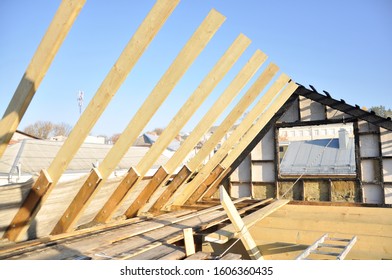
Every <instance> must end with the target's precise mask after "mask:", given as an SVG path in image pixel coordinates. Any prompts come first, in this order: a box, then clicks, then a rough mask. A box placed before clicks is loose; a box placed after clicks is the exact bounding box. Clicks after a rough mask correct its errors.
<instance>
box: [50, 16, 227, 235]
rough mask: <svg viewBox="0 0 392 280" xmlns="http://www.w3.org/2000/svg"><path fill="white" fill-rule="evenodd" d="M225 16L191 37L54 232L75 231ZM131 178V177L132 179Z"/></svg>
mask: <svg viewBox="0 0 392 280" xmlns="http://www.w3.org/2000/svg"><path fill="white" fill-rule="evenodd" d="M224 20H225V19H224V17H223V16H222V15H221V14H219V13H218V12H216V11H215V10H212V11H211V12H210V13H209V14H208V16H207V17H206V18H205V19H204V21H203V22H202V24H201V25H200V26H199V28H197V30H196V31H195V32H194V33H193V35H192V36H191V38H190V39H189V40H188V42H187V43H186V44H185V46H184V47H183V48H182V50H181V51H180V53H179V54H178V55H177V57H176V58H175V60H174V61H173V62H172V64H171V65H170V67H169V68H168V70H167V71H166V72H165V74H164V75H163V76H162V78H161V79H160V81H159V82H158V83H157V84H156V86H155V87H154V89H153V90H152V92H151V93H150V95H149V96H148V97H147V99H146V100H145V101H144V103H143V105H142V106H141V107H140V108H139V110H138V111H137V112H136V114H135V115H134V117H133V118H132V120H131V121H130V122H129V124H128V125H127V127H126V128H125V129H124V131H123V133H122V134H121V136H120V138H119V139H118V140H117V142H116V144H115V145H114V146H113V147H112V149H111V150H110V151H109V153H108V154H107V155H106V157H105V159H104V160H103V161H102V163H101V164H100V165H99V167H98V169H96V170H93V171H92V172H91V173H90V175H89V177H88V178H87V180H86V181H85V182H84V184H83V186H82V187H81V189H80V190H79V192H78V193H77V195H76V196H75V198H74V199H73V201H72V202H71V204H70V205H69V207H68V208H67V209H66V211H65V212H64V214H63V216H62V217H61V218H60V220H59V221H58V223H57V224H56V226H55V227H54V229H53V230H52V234H59V233H62V232H67V231H70V230H73V226H74V225H75V223H76V222H77V220H78V218H79V217H80V215H81V214H82V213H83V211H84V209H86V207H87V206H88V205H89V203H90V202H91V201H92V199H93V198H94V196H95V195H96V194H97V193H98V191H99V190H100V189H101V187H102V186H103V185H104V183H105V181H106V180H107V178H108V177H109V176H110V174H111V173H112V172H113V171H114V169H115V168H116V166H117V165H118V163H119V162H120V161H121V159H122V158H123V156H124V155H125V154H126V152H127V151H128V150H129V148H130V146H131V145H132V144H133V143H134V142H135V140H136V138H137V137H138V136H139V134H140V133H141V131H142V130H143V128H144V127H145V126H146V124H147V123H148V122H149V120H150V119H151V118H152V116H153V115H154V114H155V112H156V111H157V110H158V108H159V107H160V106H161V104H162V103H163V102H164V101H165V99H166V98H167V97H168V95H169V94H170V92H171V91H172V90H173V89H174V87H175V86H176V84H177V83H178V81H179V80H180V79H181V77H182V76H183V75H184V74H185V73H186V71H187V70H188V69H189V67H190V66H191V65H192V63H193V62H194V61H195V59H196V58H197V57H198V55H199V54H200V53H201V52H202V50H203V49H204V48H205V46H206V45H207V44H208V42H209V41H210V40H211V38H212V37H213V35H214V34H215V33H216V31H217V30H218V29H219V27H220V26H221V25H222V23H223V22H224ZM132 175H133V172H128V174H127V177H126V180H128V181H129V182H128V183H127V182H126V181H125V182H126V183H127V184H130V183H131V180H132V181H133V180H134V179H135V178H134V179H133V178H132ZM96 177H100V178H101V181H95V183H92V181H93V182H94V180H95V179H94V178H96ZM130 177H131V178H130Z"/></svg>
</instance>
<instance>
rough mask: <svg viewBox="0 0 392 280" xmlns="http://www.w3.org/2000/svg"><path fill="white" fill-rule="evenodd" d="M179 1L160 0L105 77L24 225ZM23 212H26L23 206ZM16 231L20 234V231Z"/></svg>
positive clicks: (51, 169) (44, 199) (50, 167)
mask: <svg viewBox="0 0 392 280" xmlns="http://www.w3.org/2000/svg"><path fill="white" fill-rule="evenodd" d="M178 2H179V0H174V1H171V0H163V1H158V2H157V3H156V4H155V5H154V6H153V8H152V9H151V10H150V12H149V14H148V15H147V16H146V18H145V19H144V21H143V22H142V24H141V25H140V26H139V28H138V29H137V30H136V32H135V34H134V35H133V36H132V38H131V40H130V41H129V42H128V44H127V45H126V47H125V48H124V50H123V52H122V53H121V55H120V56H119V58H118V60H117V61H116V62H115V64H114V65H113V67H112V68H111V69H110V71H109V73H108V74H107V76H106V77H105V79H104V80H103V82H102V84H101V85H100V87H99V88H98V90H97V92H96V94H95V95H94V97H93V98H92V100H91V101H90V103H89V104H88V106H87V107H86V109H85V110H84V111H83V113H82V115H81V117H80V118H79V120H78V122H77V123H76V125H75V126H74V128H73V129H72V131H71V133H70V135H69V136H68V138H67V139H66V140H65V142H64V144H63V145H62V146H61V148H60V150H59V151H58V153H57V155H56V157H55V158H54V160H53V161H52V163H51V164H50V166H49V167H48V169H47V172H48V174H49V175H50V177H51V179H52V184H51V185H50V186H49V187H48V188H47V189H46V192H45V193H43V194H42V196H41V197H40V199H39V200H37V203H38V204H37V206H35V207H33V208H34V209H37V210H36V211H35V212H32V213H30V215H29V220H26V221H24V222H23V224H24V225H25V226H24V227H28V226H29V224H30V222H31V219H32V218H34V216H35V215H36V214H37V213H38V210H39V209H40V207H41V206H40V205H42V204H43V203H44V202H45V201H46V199H47V197H48V196H49V194H50V193H51V191H52V190H53V188H54V187H55V186H56V184H57V182H58V181H59V179H60V177H61V175H62V174H63V173H64V171H65V170H66V168H67V167H68V164H69V163H70V161H71V160H72V158H73V157H74V155H75V153H76V152H77V151H78V149H79V148H80V146H81V145H82V143H83V142H84V140H85V138H86V137H87V136H88V134H89V132H90V131H91V129H92V128H93V126H94V125H95V123H96V122H97V120H98V119H99V117H100V116H101V114H102V113H103V112H104V110H105V108H106V107H107V105H108V104H109V102H110V100H111V99H112V97H113V96H114V95H115V94H116V92H117V90H118V89H119V87H120V86H121V84H122V83H123V82H124V80H125V78H126V77H127V75H128V73H129V72H130V71H131V69H132V68H133V67H134V65H135V64H136V62H137V61H138V59H139V58H140V57H141V55H142V54H143V52H144V51H145V49H146V48H147V46H148V45H149V44H150V42H151V41H152V39H153V38H154V37H155V35H156V34H157V33H158V31H159V30H160V28H161V27H162V26H163V24H164V22H165V21H166V19H167V18H168V17H169V15H170V14H171V13H172V11H173V10H174V8H175V7H176V5H177V4H178ZM33 196H34V194H33V193H32V194H31V195H30V194H29V195H28V197H27V198H26V203H30V202H29V201H32V200H33ZM21 211H24V210H23V206H22V208H21ZM20 215H22V214H21V212H18V213H17V214H16V216H15V217H16V219H20V218H19V216H20ZM19 230H20V232H21V231H22V230H27V229H22V228H21V227H20V228H19ZM14 233H16V231H15V232H14ZM17 236H19V234H14V237H13V238H17Z"/></svg>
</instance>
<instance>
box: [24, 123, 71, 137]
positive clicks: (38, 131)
mask: <svg viewBox="0 0 392 280" xmlns="http://www.w3.org/2000/svg"><path fill="white" fill-rule="evenodd" d="M23 131H24V132H25V133H27V134H31V135H34V136H35V137H38V138H41V139H48V138H49V137H53V136H60V135H62V136H68V135H69V133H70V132H71V126H70V125H69V124H66V123H59V124H54V123H52V122H50V121H37V122H35V123H33V124H30V125H28V126H26V127H25V129H24V130H23Z"/></svg>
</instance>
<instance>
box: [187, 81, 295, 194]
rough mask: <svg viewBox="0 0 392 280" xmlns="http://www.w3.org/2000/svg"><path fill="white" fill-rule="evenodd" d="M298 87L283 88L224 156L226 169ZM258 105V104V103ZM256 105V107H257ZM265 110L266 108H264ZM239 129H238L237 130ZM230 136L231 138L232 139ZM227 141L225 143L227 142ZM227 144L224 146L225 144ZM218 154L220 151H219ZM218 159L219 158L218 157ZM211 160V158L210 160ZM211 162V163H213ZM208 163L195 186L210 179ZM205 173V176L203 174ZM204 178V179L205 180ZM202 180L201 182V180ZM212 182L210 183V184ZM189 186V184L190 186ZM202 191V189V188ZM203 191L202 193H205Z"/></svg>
mask: <svg viewBox="0 0 392 280" xmlns="http://www.w3.org/2000/svg"><path fill="white" fill-rule="evenodd" d="M297 87H298V85H296V84H295V83H294V82H290V83H289V84H288V85H287V86H286V87H285V88H284V89H283V90H282V92H281V93H280V94H279V96H278V97H277V98H276V99H275V100H274V102H273V103H272V104H271V105H270V106H269V107H268V108H267V109H266V110H265V112H264V113H263V114H262V115H261V116H260V117H259V118H258V119H257V121H256V123H255V124H254V125H252V127H250V129H249V130H248V131H247V132H246V134H245V135H244V136H243V137H242V139H241V141H240V142H239V143H237V145H236V146H235V147H234V148H233V149H232V150H231V151H230V153H229V154H228V155H227V156H226V157H225V158H224V160H223V161H222V162H221V163H220V165H221V166H222V167H223V168H224V169H228V168H229V167H230V166H231V164H232V163H233V162H234V161H235V160H236V159H237V158H238V157H239V156H240V155H241V153H242V151H243V150H244V149H245V148H246V147H247V146H248V145H249V143H251V141H252V140H253V139H254V137H256V135H257V134H258V133H259V132H260V131H261V130H262V129H263V128H264V126H265V125H266V124H267V123H268V122H269V121H270V119H271V118H272V116H273V115H274V114H275V113H276V112H277V111H278V110H279V108H280V107H281V106H283V104H284V103H285V102H286V101H287V100H288V99H289V97H290V96H291V95H292V93H293V92H294V91H295V90H296V88H297ZM256 106H257V105H256ZM256 106H255V107H256ZM263 111H264V110H263ZM263 111H259V112H263ZM252 112H253V110H252V111H251V112H250V113H249V114H248V115H249V116H251V113H252ZM245 121H246V118H245V119H244V120H243V122H245ZM236 131H237V130H236ZM236 131H234V132H233V134H232V135H231V136H230V138H231V137H232V136H234V135H235V134H236ZM230 138H229V139H230ZM229 139H228V140H226V142H227V143H228V145H230V147H231V146H233V143H230V142H229ZM226 142H225V144H226ZM225 144H224V145H223V146H225ZM223 146H222V147H221V149H222V148H223ZM217 154H218V153H217ZM221 159H223V157H221ZM217 160H218V159H217ZM210 161H211V160H210ZM211 162H212V164H214V162H213V161H211ZM212 164H211V165H212ZM207 165H209V162H208V163H207V164H206V166H205V167H206V170H207V171H206V173H203V170H202V171H201V172H200V173H199V174H198V175H197V176H196V177H195V178H194V179H193V181H192V183H193V182H195V183H194V185H193V188H196V187H197V185H202V184H201V182H203V181H205V180H208V176H211V175H209V174H208V175H207V176H206V174H207V172H210V171H209V170H210V168H211V167H207ZM223 173H224V172H222V173H221V174H223ZM203 175H204V176H203ZM198 176H200V179H197V177H198ZM203 179H204V180H203ZM200 181H201V182H200ZM210 185H211V184H209V186H210ZM188 188H189V186H188ZM203 188H204V190H203V192H204V191H205V190H206V188H205V187H203ZM188 191H189V192H192V193H193V192H194V191H195V189H194V190H190V188H189V189H188ZM200 191H201V190H200ZM203 192H201V193H203Z"/></svg>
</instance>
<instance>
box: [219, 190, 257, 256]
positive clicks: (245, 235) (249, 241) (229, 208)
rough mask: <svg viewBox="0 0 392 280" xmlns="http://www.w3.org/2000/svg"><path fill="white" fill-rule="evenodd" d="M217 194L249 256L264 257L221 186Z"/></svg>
mask: <svg viewBox="0 0 392 280" xmlns="http://www.w3.org/2000/svg"><path fill="white" fill-rule="evenodd" d="M219 194H220V199H221V203H222V205H223V208H224V209H225V211H226V213H227V215H228V216H229V219H230V221H231V222H232V224H233V226H234V228H235V229H236V231H237V232H239V233H240V238H241V241H242V243H243V244H244V247H245V249H246V250H247V252H248V254H249V257H250V258H251V259H252V260H263V259H264V258H263V256H262V255H261V253H260V251H259V249H258V248H257V245H256V243H255V241H254V240H253V238H252V236H251V235H250V233H249V231H248V228H247V226H246V225H245V224H244V222H243V221H242V219H241V216H240V215H239V214H238V212H237V209H236V208H235V206H234V204H233V202H232V201H231V199H230V197H229V195H228V194H227V192H226V190H225V188H224V187H223V186H221V187H220V188H219Z"/></svg>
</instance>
